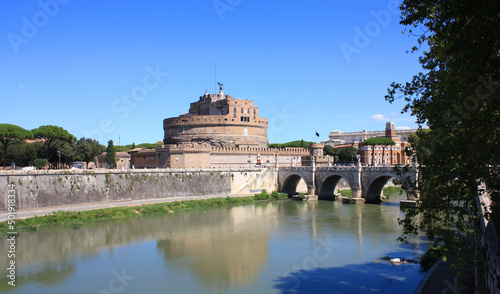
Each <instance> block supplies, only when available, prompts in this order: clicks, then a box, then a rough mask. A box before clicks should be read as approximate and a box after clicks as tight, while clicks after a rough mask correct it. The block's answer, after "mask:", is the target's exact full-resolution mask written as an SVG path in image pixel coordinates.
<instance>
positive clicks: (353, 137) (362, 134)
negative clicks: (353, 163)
mask: <svg viewBox="0 0 500 294" xmlns="http://www.w3.org/2000/svg"><path fill="white" fill-rule="evenodd" d="M390 123H391V124H394V123H393V122H390ZM394 131H395V132H396V133H395V135H396V136H399V137H400V140H401V141H402V142H408V137H409V136H410V134H412V133H415V132H416V131H417V129H402V130H396V129H394ZM384 136H386V134H385V131H365V130H363V131H358V132H342V131H339V130H334V131H331V132H330V134H329V135H328V137H329V138H330V139H329V140H326V141H321V143H323V144H325V145H330V146H332V147H333V146H336V145H343V144H354V143H360V142H363V141H364V140H366V139H369V138H373V137H384Z"/></svg>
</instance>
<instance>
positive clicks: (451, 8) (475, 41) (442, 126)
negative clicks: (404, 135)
mask: <svg viewBox="0 0 500 294" xmlns="http://www.w3.org/2000/svg"><path fill="white" fill-rule="evenodd" d="M401 11H402V18H401V24H403V25H405V26H408V28H407V29H406V31H407V32H409V33H410V34H418V39H417V42H418V44H417V46H415V47H413V48H412V52H416V51H418V50H420V48H421V47H424V48H425V47H428V49H426V51H424V52H423V54H422V56H421V57H420V58H419V62H420V64H421V65H422V68H423V72H420V73H418V74H416V75H415V76H414V77H413V78H412V80H411V81H409V82H406V83H392V84H391V87H390V88H389V89H388V94H387V96H386V100H387V101H389V102H391V103H392V102H393V101H394V100H395V99H401V98H402V99H404V100H405V101H406V103H407V104H406V105H405V107H404V108H403V112H411V114H412V115H414V116H415V117H416V121H417V123H418V124H420V125H425V124H427V125H428V126H429V128H430V130H431V131H430V132H427V133H425V134H423V133H421V134H419V135H418V137H417V139H418V143H417V146H416V154H417V158H418V161H419V163H420V168H419V175H420V177H421V181H420V182H419V186H418V187H417V188H418V190H419V192H420V195H421V198H422V200H421V204H420V206H419V207H418V208H417V209H414V210H408V211H407V212H406V214H405V218H404V219H403V220H402V221H401V223H402V225H403V235H402V236H401V238H400V240H402V241H406V238H407V237H408V236H409V235H413V234H418V233H419V231H422V232H426V234H427V236H428V238H429V240H431V241H432V242H433V245H434V247H436V246H439V248H440V253H441V254H442V255H443V256H444V257H445V258H446V257H449V256H456V257H457V262H458V264H459V265H463V264H464V262H465V257H467V256H470V255H469V254H468V253H463V251H464V250H466V249H464V248H466V246H464V245H465V244H466V242H467V238H468V237H469V236H470V234H471V233H472V232H473V230H474V225H473V224H474V222H475V221H477V213H478V211H477V203H476V199H477V195H478V193H479V192H480V191H479V190H480V189H482V188H479V184H481V183H484V184H485V187H486V188H485V189H486V191H487V192H489V195H490V197H491V200H492V203H493V204H492V206H491V207H490V209H491V214H488V215H487V217H490V218H491V219H492V220H493V221H495V222H498V220H499V210H500V193H499V191H500V177H498V173H499V166H500V148H499V147H500V146H499V142H500V54H499V52H500V38H499V37H498V36H499V35H500V1H470V0H469V1H462V0H448V1H438V0H428V1H417V0H405V1H403V3H402V5H401ZM414 139H415V138H414Z"/></svg>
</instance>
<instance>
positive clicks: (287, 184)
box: [281, 174, 307, 195]
mask: <svg viewBox="0 0 500 294" xmlns="http://www.w3.org/2000/svg"><path fill="white" fill-rule="evenodd" d="M301 180H302V181H304V183H305V184H306V185H307V181H306V179H304V178H303V177H302V176H301V175H299V174H291V175H289V176H288V177H287V178H285V180H284V181H283V184H282V187H281V192H283V193H287V194H289V195H294V194H298V192H297V187H298V186H299V183H300V181H301Z"/></svg>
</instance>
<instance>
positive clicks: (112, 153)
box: [106, 140, 116, 168]
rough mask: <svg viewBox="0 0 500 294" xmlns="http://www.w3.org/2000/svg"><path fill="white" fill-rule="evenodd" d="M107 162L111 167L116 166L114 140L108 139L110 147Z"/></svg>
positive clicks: (107, 150) (107, 152)
mask: <svg viewBox="0 0 500 294" xmlns="http://www.w3.org/2000/svg"><path fill="white" fill-rule="evenodd" d="M106 163H107V164H108V167H109V168H116V154H115V148H114V147H113V140H109V141H108V148H107V149H106Z"/></svg>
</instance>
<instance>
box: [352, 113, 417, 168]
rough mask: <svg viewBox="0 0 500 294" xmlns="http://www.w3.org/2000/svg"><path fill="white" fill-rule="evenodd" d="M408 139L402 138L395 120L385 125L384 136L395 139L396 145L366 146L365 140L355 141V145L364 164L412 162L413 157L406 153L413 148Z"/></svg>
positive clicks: (403, 163)
mask: <svg viewBox="0 0 500 294" xmlns="http://www.w3.org/2000/svg"><path fill="white" fill-rule="evenodd" d="M408 136H409V135H407V136H406V140H402V139H401V136H400V135H398V133H397V130H396V128H395V124H394V123H393V122H387V123H386V125H385V132H384V136H377V137H386V138H389V139H391V140H393V141H394V143H395V144H394V145H388V146H382V145H375V146H364V145H363V142H355V143H354V145H355V147H356V148H357V149H358V155H359V160H360V162H361V164H364V165H396V164H402V165H405V164H410V163H411V162H412V158H411V157H409V156H408V155H407V153H406V150H407V149H410V148H411V144H410V143H409V142H408V139H407V138H408Z"/></svg>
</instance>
